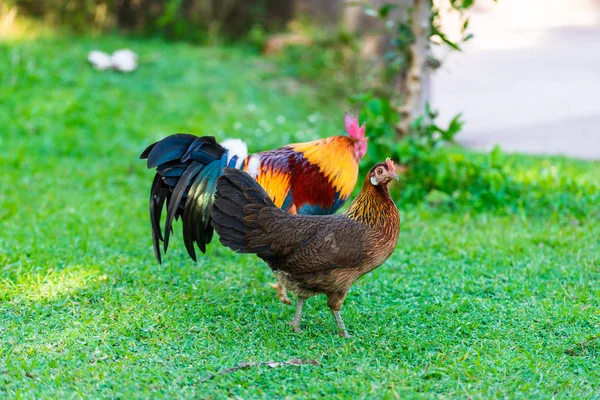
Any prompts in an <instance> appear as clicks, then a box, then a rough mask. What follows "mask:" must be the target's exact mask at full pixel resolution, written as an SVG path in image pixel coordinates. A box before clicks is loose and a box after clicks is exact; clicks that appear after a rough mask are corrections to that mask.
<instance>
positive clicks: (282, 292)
mask: <svg viewBox="0 0 600 400" xmlns="http://www.w3.org/2000/svg"><path fill="white" fill-rule="evenodd" d="M269 286H271V287H272V288H274V289H276V290H277V296H279V300H281V302H282V303H285V304H292V302H291V301H290V298H289V297H288V295H287V290H285V287H283V285H282V284H281V283H279V282H277V283H269Z"/></svg>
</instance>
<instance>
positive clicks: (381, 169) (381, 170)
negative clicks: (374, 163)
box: [377, 167, 383, 175]
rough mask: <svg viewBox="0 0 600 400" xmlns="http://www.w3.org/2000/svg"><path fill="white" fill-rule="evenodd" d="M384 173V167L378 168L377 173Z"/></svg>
mask: <svg viewBox="0 0 600 400" xmlns="http://www.w3.org/2000/svg"><path fill="white" fill-rule="evenodd" d="M381 174H383V168H381V167H379V168H377V175H381Z"/></svg>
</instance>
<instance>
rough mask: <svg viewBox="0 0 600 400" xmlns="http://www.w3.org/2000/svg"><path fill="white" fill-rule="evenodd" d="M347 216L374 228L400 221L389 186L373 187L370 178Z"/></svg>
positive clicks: (366, 180) (347, 212)
mask: <svg viewBox="0 0 600 400" xmlns="http://www.w3.org/2000/svg"><path fill="white" fill-rule="evenodd" d="M345 214H346V216H348V217H349V218H350V219H353V220H355V221H358V222H361V223H364V224H367V225H369V226H372V227H378V226H383V225H386V224H389V223H397V221H398V219H399V214H398V209H397V208H396V204H394V201H393V200H392V197H391V196H390V192H389V190H388V187H387V184H384V185H373V184H371V182H369V177H368V176H367V178H366V179H365V182H364V184H363V188H362V190H361V191H360V193H359V194H358V196H356V199H354V201H353V202H352V204H351V205H350V208H349V209H348V211H346V213H345Z"/></svg>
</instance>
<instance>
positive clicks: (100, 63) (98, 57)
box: [88, 50, 112, 71]
mask: <svg viewBox="0 0 600 400" xmlns="http://www.w3.org/2000/svg"><path fill="white" fill-rule="evenodd" d="M88 61H89V62H90V63H91V64H92V65H93V66H94V68H96V69H97V70H100V71H104V70H105V69H109V68H112V62H111V60H110V56H109V55H108V54H106V53H105V52H103V51H99V50H94V51H92V52H90V54H89V55H88Z"/></svg>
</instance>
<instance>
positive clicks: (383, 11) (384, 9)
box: [379, 3, 398, 18]
mask: <svg viewBox="0 0 600 400" xmlns="http://www.w3.org/2000/svg"><path fill="white" fill-rule="evenodd" d="M396 8H398V5H397V4H391V3H385V4H384V5H383V6H381V7H380V8H379V17H380V18H387V16H388V15H389V14H390V11H392V10H394V9H396Z"/></svg>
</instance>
